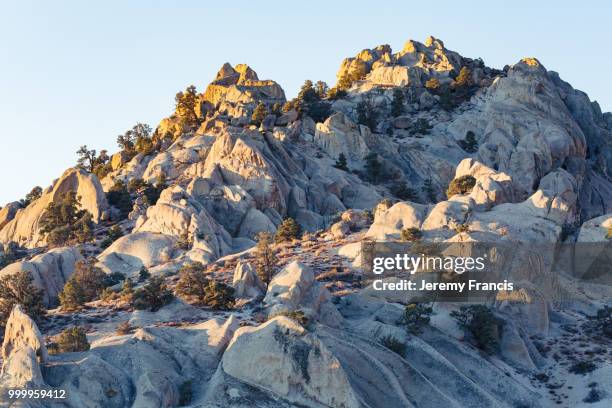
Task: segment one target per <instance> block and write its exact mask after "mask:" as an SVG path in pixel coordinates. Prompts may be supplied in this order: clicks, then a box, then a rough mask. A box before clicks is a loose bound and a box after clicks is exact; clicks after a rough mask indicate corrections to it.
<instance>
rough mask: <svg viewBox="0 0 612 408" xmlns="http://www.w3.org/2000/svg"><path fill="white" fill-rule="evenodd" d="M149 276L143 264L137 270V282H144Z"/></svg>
mask: <svg viewBox="0 0 612 408" xmlns="http://www.w3.org/2000/svg"><path fill="white" fill-rule="evenodd" d="M150 276H151V274H150V273H149V270H148V269H147V268H146V267H144V266H143V267H142V268H140V271H139V272H138V282H144V281H146V280H147V279H149V277H150Z"/></svg>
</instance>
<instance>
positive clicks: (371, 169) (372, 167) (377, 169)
mask: <svg viewBox="0 0 612 408" xmlns="http://www.w3.org/2000/svg"><path fill="white" fill-rule="evenodd" d="M381 169H382V166H381V164H380V162H379V161H378V155H377V154H376V153H370V154H368V155H367V156H366V163H365V172H366V177H367V178H368V179H369V180H370V181H371V182H373V183H378V181H379V178H380V175H381V174H380V173H381Z"/></svg>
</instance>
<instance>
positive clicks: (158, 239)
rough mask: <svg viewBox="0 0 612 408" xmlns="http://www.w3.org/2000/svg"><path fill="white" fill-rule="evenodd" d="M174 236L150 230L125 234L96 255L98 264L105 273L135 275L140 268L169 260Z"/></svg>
mask: <svg viewBox="0 0 612 408" xmlns="http://www.w3.org/2000/svg"><path fill="white" fill-rule="evenodd" d="M176 242H177V241H176V238H174V237H172V236H169V235H165V234H155V233H151V232H135V233H132V234H128V235H125V236H123V237H121V238H119V239H118V240H116V241H115V242H113V243H112V245H111V246H109V247H108V248H106V249H105V250H104V252H102V253H101V254H100V255H99V256H98V261H99V262H98V266H99V267H100V268H101V269H102V270H103V271H104V272H105V273H109V274H110V273H113V272H121V273H123V274H125V275H126V276H128V277H132V276H136V275H137V274H138V272H139V271H140V269H141V268H142V267H143V266H145V267H147V268H150V267H154V266H157V265H161V264H164V263H167V262H169V261H170V260H171V259H172V257H173V255H174V251H175V245H176Z"/></svg>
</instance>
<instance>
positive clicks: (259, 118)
mask: <svg viewBox="0 0 612 408" xmlns="http://www.w3.org/2000/svg"><path fill="white" fill-rule="evenodd" d="M267 114H268V110H267V109H266V105H265V104H264V103H263V102H259V103H258V104H257V106H256V107H255V110H253V115H251V122H252V123H253V124H254V125H257V126H259V125H261V122H263V120H264V118H265V117H266V115H267Z"/></svg>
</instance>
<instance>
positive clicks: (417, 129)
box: [412, 118, 433, 135]
mask: <svg viewBox="0 0 612 408" xmlns="http://www.w3.org/2000/svg"><path fill="white" fill-rule="evenodd" d="M432 127H433V126H431V124H430V123H429V121H428V120H427V119H424V118H419V119H417V120H416V122H414V125H413V127H412V130H413V132H414V134H416V135H428V134H429V131H430V130H431V128H432Z"/></svg>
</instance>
